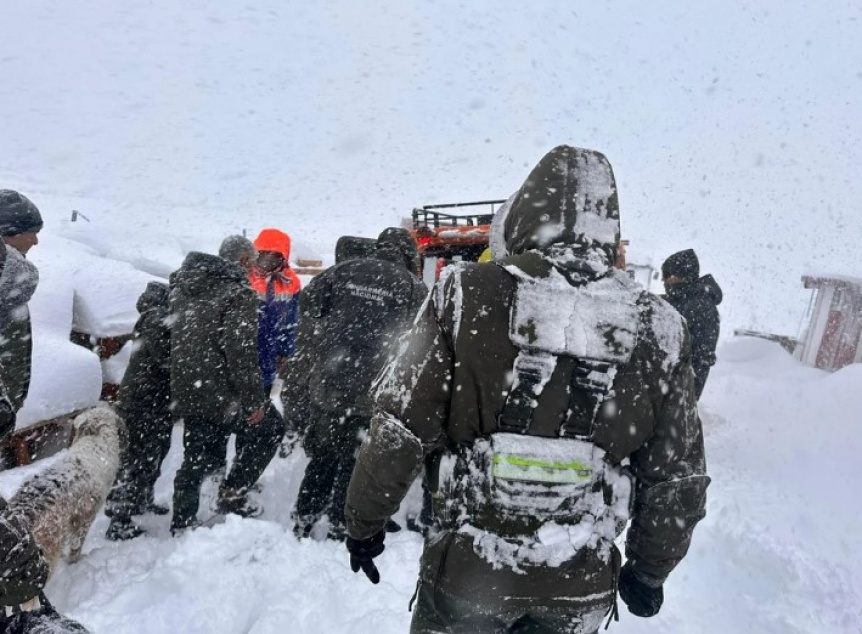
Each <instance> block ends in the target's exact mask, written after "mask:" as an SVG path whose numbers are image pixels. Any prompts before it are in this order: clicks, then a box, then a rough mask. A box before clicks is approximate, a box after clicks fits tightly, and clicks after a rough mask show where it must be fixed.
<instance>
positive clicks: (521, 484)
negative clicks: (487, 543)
mask: <svg viewBox="0 0 862 634" xmlns="http://www.w3.org/2000/svg"><path fill="white" fill-rule="evenodd" d="M642 295H643V293H642V291H641V289H640V288H639V287H636V286H634V285H633V283H630V282H628V280H626V279H622V278H621V277H620V276H617V275H612V276H610V277H609V278H603V279H602V280H599V281H596V282H591V283H589V284H586V285H583V286H579V287H573V286H571V285H569V284H568V283H567V282H565V281H564V280H562V278H560V279H556V278H554V277H552V278H550V279H548V278H544V279H541V280H534V279H531V278H522V279H519V280H518V287H517V291H516V296H515V301H514V303H513V309H512V314H511V320H510V329H509V330H510V332H509V334H510V340H511V341H512V342H513V343H514V344H515V346H516V347H517V348H518V349H519V353H518V356H517V358H516V359H515V363H514V367H513V384H512V387H511V389H510V390H509V393H508V395H507V398H506V401H505V405H504V406H503V408H502V410H501V411H500V412H499V413H498V416H497V421H498V431H497V432H496V433H493V434H491V435H490V436H489V437H486V438H480V439H477V440H476V441H474V442H473V443H471V444H469V445H466V446H462V447H459V448H458V449H456V450H453V451H451V452H449V453H448V454H447V455H444V456H443V458H442V459H441V462H440V467H439V476H438V483H439V485H438V491H437V494H436V496H435V499H436V502H437V504H436V509H435V510H436V511H437V516H438V518H439V519H440V520H441V523H442V525H443V526H444V527H446V528H448V529H452V530H459V531H462V532H468V533H470V532H472V533H473V534H474V535H475V534H478V533H480V532H485V533H490V534H492V535H496V536H499V537H501V538H503V539H510V538H513V539H517V540H520V541H521V542H524V541H529V540H530V539H533V538H535V537H536V536H537V535H540V532H541V531H543V530H544V531H545V533H547V531H548V528H549V527H551V528H553V527H554V526H559V527H563V528H564V529H565V530H566V532H567V533H568V535H567V538H566V539H568V540H569V543H571V545H572V547H573V549H574V551H577V550H579V549H580V548H598V547H600V546H601V545H602V544H603V545H605V546H607V545H608V544H609V543H611V542H612V541H613V539H614V538H615V537H617V536H618V535H619V534H620V533H621V532H622V530H623V529H624V528H625V525H626V522H627V521H628V518H629V515H630V511H631V509H630V505H631V501H632V488H633V481H632V478H631V476H630V475H629V473H628V470H627V468H625V467H624V466H622V465H621V464H619V463H614V462H612V461H611V460H610V459H609V458H608V456H607V454H606V452H605V451H604V450H603V449H602V448H601V447H598V446H597V445H596V444H595V443H594V442H593V431H594V426H595V423H596V420H597V418H598V416H599V413H600V411H601V408H602V407H603V405H604V404H605V403H606V402H607V401H608V400H609V399H612V398H613V383H614V376H615V374H616V369H617V367H618V366H619V365H621V364H625V363H628V362H630V360H631V357H632V354H633V352H634V348H635V345H636V343H637V338H638V329H639V326H640V323H641V314H640V308H639V305H641V304H642V302H641V299H642ZM564 356H566V357H571V358H572V359H573V360H574V362H575V363H574V371H573V372H572V374H571V376H570V377H569V385H568V390H569V395H570V396H569V403H568V407H567V410H566V412H564V413H563V412H561V413H560V414H561V416H560V419H561V420H562V423H561V425H560V427H559V429H558V437H556V438H547V437H539V436H535V435H533V434H531V424H532V421H533V414H534V412H535V410H536V408H537V406H538V402H539V399H540V398H541V395H542V391H543V389H544V387H545V385H546V384H547V382H548V381H549V380H550V379H551V376H552V374H553V373H554V369H555V368H556V365H557V361H558V359H559V358H560V357H564Z"/></svg>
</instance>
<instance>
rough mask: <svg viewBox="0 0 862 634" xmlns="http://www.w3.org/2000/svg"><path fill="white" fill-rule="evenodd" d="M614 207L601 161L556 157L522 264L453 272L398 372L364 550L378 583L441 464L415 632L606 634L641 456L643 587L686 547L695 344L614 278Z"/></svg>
mask: <svg viewBox="0 0 862 634" xmlns="http://www.w3.org/2000/svg"><path fill="white" fill-rule="evenodd" d="M616 204H617V203H616V188H615V184H614V182H613V175H612V173H611V171H610V166H609V165H608V163H607V160H606V159H605V158H604V157H603V156H602V155H600V154H598V153H595V152H591V151H587V150H578V149H575V148H569V147H565V146H564V147H561V148H557V149H556V150H554V151H553V152H551V153H550V154H549V155H547V156H546V157H545V158H544V159H543V160H542V161H541V162H540V163H539V165H538V166H537V167H536V168H535V169H534V170H533V172H532V173H531V175H530V177H529V178H528V179H527V181H526V182H525V184H524V186H523V187H522V188H521V190H520V192H519V194H518V195H517V196H516V198H515V200H514V201H513V204H512V206H511V209H510V211H509V215H508V217H507V219H506V222H505V234H506V235H505V238H506V246H507V248H508V251H509V253H510V254H511V255H510V256H509V257H507V258H504V259H503V260H502V261H500V262H498V263H496V265H488V264H482V265H480V264H467V265H462V266H460V267H457V268H452V269H449V272H448V275H446V276H445V277H444V278H443V279H442V280H441V281H440V282H439V283H438V285H437V286H436V287H435V289H434V291H433V292H432V300H431V302H430V303H429V305H428V307H427V308H426V311H425V312H424V313H423V314H422V315H421V316H420V317H419V319H418V320H417V323H416V325H415V326H414V328H413V331H412V332H411V334H410V336H409V344H408V345H407V347H406V348H405V349H402V350H401V351H400V354H399V356H398V358H397V360H395V361H394V362H393V364H392V365H391V366H390V367H389V368H388V369H387V370H386V374H385V376H384V378H383V380H382V381H381V384H380V386H379V390H378V405H379V406H380V407H381V409H382V413H381V414H380V415H378V416H376V417H375V419H374V422H373V424H372V428H371V433H370V436H369V440H368V442H367V443H366V444H364V445H363V447H362V449H361V451H360V455H359V458H358V462H357V465H356V469H355V470H354V474H353V478H352V481H351V484H350V489H349V493H348V501H347V508H346V514H347V525H348V532H349V535H350V540H348V548H350V549H351V553H352V564H353V565H354V570H358V569H359V568H360V567H361V568H363V569H365V570H366V571H367V572H370V574H369V576H370V577H372V580H374V578H375V577H376V575H377V573H376V570H373V571H372V570H370V568H373V563H371V562H370V559H371V558H373V556H375V554H379V551H378V550H377V546H376V544H378V543H379V542H380V541H382V533H381V528H382V526H383V525H384V524H385V521H386V518H387V517H388V516H389V515H391V513H392V512H394V511H395V509H397V507H398V504H399V502H400V501H401V499H402V498H403V496H404V494H405V492H406V488H405V486H406V485H409V482H410V479H411V478H410V474H415V473H416V471H417V470H418V468H419V465H420V464H421V463H422V460H423V458H424V456H426V455H427V454H429V451H430V456H431V458H432V459H433V460H434V463H435V469H434V470H433V471H434V473H433V474H432V481H435V482H434V484H435V485H436V486H435V488H436V494H435V501H436V502H437V505H436V507H435V513H436V515H437V521H438V522H439V523H440V524H441V526H442V533H440V534H438V535H437V536H435V537H434V538H433V539H431V540H430V541H428V542H427V544H426V548H425V553H424V555H423V560H422V568H421V585H420V592H419V595H418V602H417V608H416V611H415V612H414V620H413V626H412V630H411V631H412V632H414V633H415V632H430V631H456V629H454V628H457V627H458V626H463V625H464V624H466V623H471V624H475V625H476V627H477V628H485V629H487V630H488V631H491V629H493V628H497V629H494V630H493V631H500V632H506V631H521V630H519V629H517V628H518V627H530V626H532V627H544V628H546V629H543V630H542V631H548V632H570V631H577V632H593V631H595V630H596V629H597V628H598V626H599V623H600V620H601V618H602V617H603V615H605V614H606V613H607V612H608V611H609V610H610V609H611V607H612V605H613V601H614V594H615V588H616V578H617V571H618V566H619V554H618V553H617V552H616V549H615V547H614V546H613V541H614V539H615V538H616V537H617V536H618V535H619V533H620V532H621V531H622V529H623V528H624V526H625V524H626V520H627V519H628V513H629V497H630V492H631V486H632V485H631V481H630V480H629V478H628V476H627V475H626V473H627V471H628V469H624V468H622V467H621V463H622V461H624V460H629V461H630V467H629V468H630V470H631V472H632V473H633V474H634V476H635V477H636V479H637V484H636V491H637V493H636V495H635V499H634V503H635V509H636V511H635V513H634V517H633V520H634V521H633V525H632V528H631V530H630V532H629V538H628V543H627V551H628V556H629V560H630V562H632V563H631V565H630V566H629V568H628V570H629V571H631V570H634V571H635V574H636V575H637V576H638V582H637V583H651V584H654V585H656V586H659V587H660V586H661V584H662V582H663V581H664V578H665V577H666V576H667V574H668V573H669V572H670V570H671V569H672V568H673V567H674V566H675V565H676V563H677V562H678V561H679V560H680V559H681V558H682V556H683V555H684V554H685V552H686V550H687V548H688V542H689V539H690V535H691V531H692V529H693V527H694V524H696V522H697V521H698V520H699V519H700V517H702V515H703V498H704V490H705V487H706V484H707V482H708V479H707V478H706V477H705V476H704V475H703V473H704V469H705V465H704V457H703V443H702V437H701V429H700V423H699V420H698V418H697V412H696V407H695V402H694V397H693V384H692V372H691V367H690V363H689V359H688V355H689V350H688V342H687V340H686V337H685V331H684V328H683V325H682V322H681V320H680V318H679V316H678V315H677V314H676V313H675V312H674V311H673V310H672V309H670V307H669V306H668V305H667V304H665V303H664V302H662V301H661V300H659V299H657V298H655V297H653V296H650V295H648V294H646V293H643V292H642V291H641V290H640V289H639V287H637V286H636V285H635V284H634V283H633V282H631V281H630V280H629V279H628V278H627V276H626V275H625V274H624V273H621V272H618V271H616V270H614V269H612V264H613V262H614V260H615V251H614V246H615V244H616V242H617V240H618V237H619V221H618V216H617V210H616ZM677 494H680V496H681V498H682V499H684V500H685V502H684V503H682V504H679V505H675V504H674V503H673V500H674V499H676V498H675V496H676V495H677ZM369 564H370V568H369ZM644 580H646V581H644ZM503 589H505V590H503ZM652 596H654V595H652ZM624 598H625V597H624ZM628 598H629V599H630V598H631V597H630V596H629V597H628ZM636 603H637V602H636V601H634V600H633V601H632V604H636ZM632 604H630V606H631V605H632ZM631 609H633V610H638V611H643V610H641V606H638V607H632V608H631ZM450 628H453V629H450ZM509 628H512V629H509ZM485 629H477V630H476V631H485Z"/></svg>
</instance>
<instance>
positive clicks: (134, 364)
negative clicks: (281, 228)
mask: <svg viewBox="0 0 862 634" xmlns="http://www.w3.org/2000/svg"><path fill="white" fill-rule="evenodd" d="M169 296H170V289H169V287H168V285H167V284H163V283H161V282H150V283H149V284H147V288H146V290H144V292H143V294H142V295H141V297H140V298H139V299H138V313H140V317H139V318H138V321H137V323H136V324H135V330H134V339H133V341H132V347H133V350H132V356H131V359H130V360H129V366H128V368H126V373H125V374H124V375H123V381H122V383H121V384H120V392H119V396H118V399H117V410H118V411H119V413H120V416H122V418H123V420H124V421H125V423H126V428H127V431H128V443H127V445H126V448H125V451H124V452H123V456H122V463H121V465H120V469H119V471H118V472H117V479H116V481H115V482H114V487H113V489H112V490H111V493H110V494H109V495H108V499H107V502H106V503H105V515H107V516H108V517H110V518H111V523H110V525H109V526H108V530H107V534H106V536H107V537H108V539H131V538H133V537H137V536H138V535H140V534H141V533H143V532H144V531H143V529H142V528H140V527H139V526H137V525H136V524H134V523H133V522H132V516H133V515H141V514H144V513H148V512H151V513H156V514H157V515H165V514H167V512H168V509H167V508H164V507H161V506H158V505H156V504H155V502H154V500H153V487H154V486H155V484H156V480H158V477H159V473H160V470H161V466H162V462H163V461H164V459H165V456H166V455H167V453H168V450H169V449H170V446H171V430H172V429H173V422H174V421H173V414H172V413H171V408H170V404H171V331H170V327H169V325H168V316H169V313H170V308H169Z"/></svg>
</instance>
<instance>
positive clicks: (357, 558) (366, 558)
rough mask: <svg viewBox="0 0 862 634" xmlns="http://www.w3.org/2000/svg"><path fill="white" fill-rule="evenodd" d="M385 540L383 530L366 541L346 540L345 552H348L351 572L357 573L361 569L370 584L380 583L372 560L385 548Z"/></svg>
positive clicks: (378, 574) (349, 538) (350, 538)
mask: <svg viewBox="0 0 862 634" xmlns="http://www.w3.org/2000/svg"><path fill="white" fill-rule="evenodd" d="M385 538H386V531H385V530H383V531H380V532H379V533H376V534H374V535H372V536H371V537H369V538H367V539H353V538H352V537H348V538H347V550H348V551H350V568H351V569H352V570H353V572H359V569H360V568H362V572H364V573H365V576H366V577H368V579H369V580H370V581H371V583H380V572H379V571H378V570H377V566H375V565H374V561H373V559H374V558H375V557H377V556H379V555H380V553H382V552H383V550H384V549H385V548H386V546H384V545H383V540H384V539H385Z"/></svg>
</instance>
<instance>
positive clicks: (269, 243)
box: [254, 229, 290, 264]
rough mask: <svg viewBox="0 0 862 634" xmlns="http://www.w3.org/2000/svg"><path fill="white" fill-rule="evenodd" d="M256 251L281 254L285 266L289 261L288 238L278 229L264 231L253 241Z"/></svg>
mask: <svg viewBox="0 0 862 634" xmlns="http://www.w3.org/2000/svg"><path fill="white" fill-rule="evenodd" d="M254 246H255V248H256V249H257V250H258V251H276V252H278V253H281V255H282V257H283V258H284V262H285V264H287V261H288V260H289V259H290V236H289V235H287V234H286V233H285V232H284V231H279V230H278V229H264V230H263V231H261V232H260V235H259V236H257V240H255V241H254Z"/></svg>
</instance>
